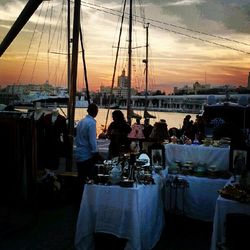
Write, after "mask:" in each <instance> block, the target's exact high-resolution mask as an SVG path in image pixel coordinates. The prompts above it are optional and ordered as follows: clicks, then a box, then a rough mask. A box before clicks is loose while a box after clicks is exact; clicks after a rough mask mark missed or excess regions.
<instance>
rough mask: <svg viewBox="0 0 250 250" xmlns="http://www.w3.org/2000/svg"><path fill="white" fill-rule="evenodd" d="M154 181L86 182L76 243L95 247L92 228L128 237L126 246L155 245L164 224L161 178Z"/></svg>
mask: <svg viewBox="0 0 250 250" xmlns="http://www.w3.org/2000/svg"><path fill="white" fill-rule="evenodd" d="M156 182H157V184H156V185H138V186H134V187H133V188H122V187H119V186H103V185H86V186H85V189H84V193H83V198H82V201H81V207H80V211H79V215H78V221H77V228H76V235H75V247H76V249H77V250H85V249H94V240H93V233H94V232H103V233H109V234H113V235H115V236H117V237H120V238H126V239H128V242H127V245H126V248H125V249H127V250H128V249H129V250H130V249H131V250H142V249H143V250H149V249H152V248H153V247H154V245H155V244H156V243H157V242H158V240H159V239H160V236H161V232H162V229H163V227H164V225H165V220H164V208H163V199H162V195H161V194H162V193H161V190H162V188H163V185H162V182H161V178H160V177H159V176H158V177H157V179H156Z"/></svg>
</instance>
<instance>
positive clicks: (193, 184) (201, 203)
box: [166, 175, 228, 221]
mask: <svg viewBox="0 0 250 250" xmlns="http://www.w3.org/2000/svg"><path fill="white" fill-rule="evenodd" d="M168 176H174V175H168ZM168 176H167V178H169V177H168ZM177 176H178V177H179V178H181V179H183V180H186V181H187V182H188V184H189V187H188V188H186V189H185V192H184V195H183V197H182V193H181V192H182V191H181V190H179V192H178V193H177V194H178V195H177V208H178V210H180V211H181V210H182V205H183V202H184V213H185V215H186V216H188V217H191V218H194V219H198V220H203V221H212V220H213V217H214V211H215V204H216V200H217V198H218V196H219V194H218V190H219V189H221V188H223V187H224V186H225V184H226V183H227V181H228V180H227V179H219V178H216V179H213V178H206V177H196V176H189V175H177ZM166 193H167V198H166V202H167V203H166V207H167V208H169V205H168V204H169V199H170V198H169V196H170V191H169V190H168V189H167V192H166ZM172 197H173V198H174V196H173V194H172ZM182 198H183V200H182ZM172 208H173V207H172Z"/></svg>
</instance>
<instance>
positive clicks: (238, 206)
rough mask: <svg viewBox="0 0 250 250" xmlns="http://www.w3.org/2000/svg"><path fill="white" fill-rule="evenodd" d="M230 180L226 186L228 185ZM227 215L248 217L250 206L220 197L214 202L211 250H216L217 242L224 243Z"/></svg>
mask: <svg viewBox="0 0 250 250" xmlns="http://www.w3.org/2000/svg"><path fill="white" fill-rule="evenodd" d="M231 181H232V179H230V180H229V182H228V183H227V184H230V182H231ZM229 213H239V214H248V215H250V204H244V203H240V202H237V201H234V200H229V199H224V198H222V197H221V196H219V197H218V199H217V201H216V207H215V214H214V221H213V233H212V241H211V250H216V244H217V242H221V243H223V242H225V227H224V225H225V221H226V215H227V214H229Z"/></svg>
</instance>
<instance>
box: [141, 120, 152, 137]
mask: <svg viewBox="0 0 250 250" xmlns="http://www.w3.org/2000/svg"><path fill="white" fill-rule="evenodd" d="M152 130H153V126H152V125H151V124H150V123H149V118H145V120H144V127H143V134H144V136H145V138H146V139H148V138H149V136H150V134H151V132H152Z"/></svg>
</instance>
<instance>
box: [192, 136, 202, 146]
mask: <svg viewBox="0 0 250 250" xmlns="http://www.w3.org/2000/svg"><path fill="white" fill-rule="evenodd" d="M193 144H194V145H199V144H200V142H199V140H198V139H197V134H195V138H194V140H193Z"/></svg>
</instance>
